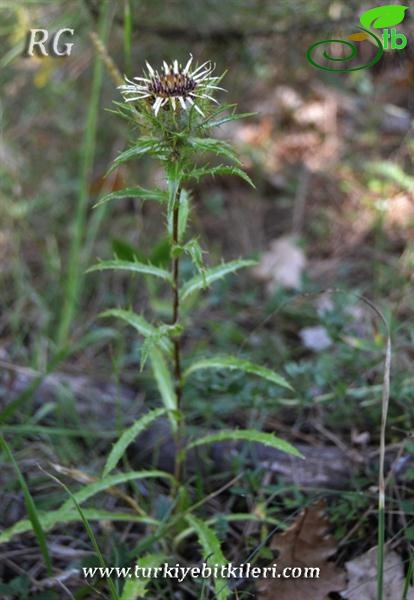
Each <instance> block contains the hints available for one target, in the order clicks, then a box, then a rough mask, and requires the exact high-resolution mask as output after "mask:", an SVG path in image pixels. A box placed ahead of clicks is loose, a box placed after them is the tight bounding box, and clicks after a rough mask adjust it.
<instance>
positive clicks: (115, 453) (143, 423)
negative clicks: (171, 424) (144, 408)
mask: <svg viewBox="0 0 414 600" xmlns="http://www.w3.org/2000/svg"><path fill="white" fill-rule="evenodd" d="M166 412H167V411H166V410H165V408H157V409H156V410H152V411H150V412H148V413H147V414H145V415H144V416H143V417H141V418H140V419H138V421H136V422H135V423H134V424H133V425H131V427H128V429H126V430H125V431H124V432H123V434H122V435H121V437H120V438H119V440H118V441H117V442H116V443H115V444H114V445H113V447H112V450H111V452H110V453H109V456H108V458H107V460H106V463H105V467H104V470H103V472H102V477H106V476H107V475H108V474H109V473H110V472H111V471H112V470H113V469H115V467H116V465H117V464H118V462H119V461H120V459H121V458H122V456H123V455H124V452H125V450H126V449H127V447H128V446H129V444H131V442H133V441H134V440H135V439H136V438H137V437H138V435H139V434H140V433H142V432H143V431H144V430H145V429H146V428H147V427H148V426H149V425H151V423H152V422H153V421H155V419H158V418H159V417H160V416H161V415H164V414H165V413H166Z"/></svg>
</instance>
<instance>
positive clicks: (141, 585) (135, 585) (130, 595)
mask: <svg viewBox="0 0 414 600" xmlns="http://www.w3.org/2000/svg"><path fill="white" fill-rule="evenodd" d="M166 561H167V556H164V555H163V554H146V555H145V556H143V557H142V558H140V559H139V560H138V561H137V566H138V567H140V568H141V569H147V568H152V569H155V568H156V567H159V566H160V565H161V564H162V563H164V562H166ZM150 582H151V579H150V578H148V577H139V578H138V577H133V578H132V579H127V580H126V582H125V585H124V589H123V590H122V596H121V600H136V599H137V598H145V596H146V594H147V585H148V584H149V583H150Z"/></svg>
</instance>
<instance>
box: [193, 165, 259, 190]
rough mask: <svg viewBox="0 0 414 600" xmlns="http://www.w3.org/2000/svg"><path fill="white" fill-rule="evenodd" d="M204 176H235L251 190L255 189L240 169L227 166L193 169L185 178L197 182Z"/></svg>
mask: <svg viewBox="0 0 414 600" xmlns="http://www.w3.org/2000/svg"><path fill="white" fill-rule="evenodd" d="M206 175H210V176H211V177H215V176H216V175H236V176H237V177H240V178H241V179H243V180H244V181H246V182H247V183H248V184H249V185H251V186H252V187H253V188H255V187H256V186H255V185H254V183H253V181H252V180H251V179H250V177H249V176H248V175H247V173H245V172H244V171H242V169H239V168H238V167H232V166H229V165H218V166H216V167H209V166H207V167H199V168H198V169H193V170H192V171H190V172H189V173H187V175H186V178H187V179H195V180H196V181H199V180H200V179H201V178H202V177H205V176H206Z"/></svg>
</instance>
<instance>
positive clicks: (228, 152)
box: [188, 137, 241, 165]
mask: <svg viewBox="0 0 414 600" xmlns="http://www.w3.org/2000/svg"><path fill="white" fill-rule="evenodd" d="M188 141H189V143H190V144H191V146H192V147H193V148H195V149H196V150H200V151H201V152H212V153H213V154H216V155H217V156H225V157H226V158H228V159H229V160H232V161H234V162H235V163H237V164H239V165H240V164H241V161H240V159H239V157H238V156H237V154H236V152H235V151H234V150H233V148H232V147H231V146H230V144H227V143H226V142H223V141H221V140H216V139H214V138H199V137H194V138H190V139H189V140H188Z"/></svg>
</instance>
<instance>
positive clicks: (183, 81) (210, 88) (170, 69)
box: [118, 54, 223, 116]
mask: <svg viewBox="0 0 414 600" xmlns="http://www.w3.org/2000/svg"><path fill="white" fill-rule="evenodd" d="M192 62H193V56H192V55H191V54H190V58H189V60H188V62H187V64H186V65H185V67H184V68H183V67H182V65H179V64H178V61H177V60H174V61H173V63H172V64H168V63H166V62H165V61H164V62H163V66H162V68H161V69H160V72H159V71H158V70H155V69H153V68H152V66H151V65H150V64H149V63H148V62H146V63H145V64H146V66H147V72H146V73H144V75H145V77H134V78H133V81H131V80H130V79H128V78H127V77H125V81H126V82H127V83H126V84H124V85H120V86H119V87H118V89H119V90H121V93H122V94H123V95H124V98H125V101H126V102H135V101H138V100H146V99H149V100H150V102H151V103H152V108H153V111H154V113H155V116H157V115H158V113H159V111H160V108H162V107H164V106H166V105H169V106H170V107H171V108H172V109H173V110H174V111H175V110H177V109H178V110H180V109H181V108H182V109H184V110H186V109H187V108H188V107H191V106H194V108H195V110H196V111H197V112H199V113H200V115H202V116H204V113H203V111H202V110H201V108H200V106H198V102H199V101H200V99H204V98H205V99H208V100H211V101H212V102H215V103H216V104H218V102H217V100H216V99H215V98H213V96H212V95H211V94H212V93H214V90H222V89H223V88H221V87H218V86H217V85H216V84H217V83H218V81H219V80H220V77H213V76H212V75H211V74H212V73H213V71H214V69H215V65H214V64H212V63H211V61H206V62H205V63H203V64H202V65H200V66H199V67H196V68H195V69H194V70H191V65H192Z"/></svg>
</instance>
